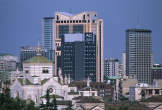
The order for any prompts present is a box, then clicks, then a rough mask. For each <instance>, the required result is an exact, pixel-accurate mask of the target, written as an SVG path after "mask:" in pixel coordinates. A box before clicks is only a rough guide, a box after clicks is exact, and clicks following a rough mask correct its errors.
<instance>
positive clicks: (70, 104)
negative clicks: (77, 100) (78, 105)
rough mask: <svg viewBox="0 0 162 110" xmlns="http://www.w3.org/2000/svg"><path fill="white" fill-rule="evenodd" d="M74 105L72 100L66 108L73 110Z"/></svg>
mask: <svg viewBox="0 0 162 110" xmlns="http://www.w3.org/2000/svg"><path fill="white" fill-rule="evenodd" d="M72 107H73V105H72V102H70V103H69V106H68V108H66V110H73V108H72Z"/></svg>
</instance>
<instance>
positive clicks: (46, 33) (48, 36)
mask: <svg viewBox="0 0 162 110" xmlns="http://www.w3.org/2000/svg"><path fill="white" fill-rule="evenodd" d="M42 42H43V47H44V48H45V49H48V50H53V49H54V18H53V17H44V18H43V21H42Z"/></svg>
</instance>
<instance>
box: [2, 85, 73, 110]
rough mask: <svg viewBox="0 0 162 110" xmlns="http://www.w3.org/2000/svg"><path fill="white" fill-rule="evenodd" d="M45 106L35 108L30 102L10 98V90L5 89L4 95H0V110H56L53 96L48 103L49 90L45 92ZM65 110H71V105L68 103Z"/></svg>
mask: <svg viewBox="0 0 162 110" xmlns="http://www.w3.org/2000/svg"><path fill="white" fill-rule="evenodd" d="M45 99H46V104H43V102H42V104H41V105H40V106H39V107H36V106H35V103H34V102H33V101H32V100H27V101H26V100H23V99H20V98H18V97H17V98H12V97H11V96H10V89H8V88H7V89H5V90H4V93H1V94H0V110H58V108H57V101H56V97H55V95H53V97H52V101H50V95H49V90H47V93H46V96H45ZM66 110H73V109H72V104H71V103H70V104H69V106H68V107H67V108H66Z"/></svg>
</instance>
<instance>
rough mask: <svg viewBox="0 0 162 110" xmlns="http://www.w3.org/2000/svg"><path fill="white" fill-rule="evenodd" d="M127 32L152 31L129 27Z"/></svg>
mask: <svg viewBox="0 0 162 110" xmlns="http://www.w3.org/2000/svg"><path fill="white" fill-rule="evenodd" d="M126 32H152V31H151V30H149V29H136V28H132V29H127V30H126Z"/></svg>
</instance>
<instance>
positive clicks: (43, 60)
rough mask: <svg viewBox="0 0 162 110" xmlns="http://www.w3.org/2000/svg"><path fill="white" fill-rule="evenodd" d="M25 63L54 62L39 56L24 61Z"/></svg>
mask: <svg viewBox="0 0 162 110" xmlns="http://www.w3.org/2000/svg"><path fill="white" fill-rule="evenodd" d="M24 63H52V62H51V61H50V60H48V59H47V58H46V57H44V56H41V55H37V56H34V57H32V58H30V59H28V60H26V61H24Z"/></svg>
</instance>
